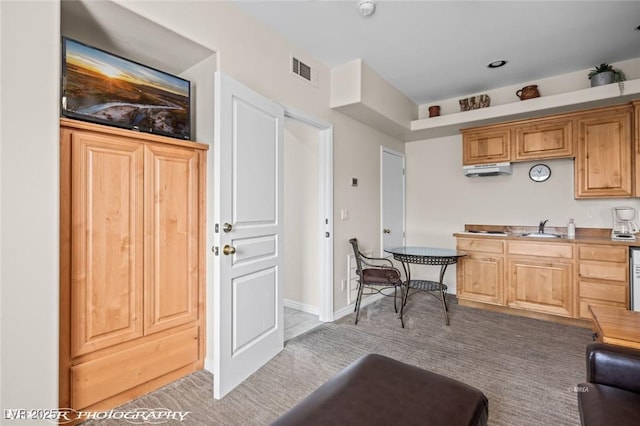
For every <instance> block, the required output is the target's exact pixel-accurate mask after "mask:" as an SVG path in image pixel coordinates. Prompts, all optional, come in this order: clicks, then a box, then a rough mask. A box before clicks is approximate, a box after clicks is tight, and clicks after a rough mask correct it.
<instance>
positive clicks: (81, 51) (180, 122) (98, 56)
mask: <svg viewBox="0 0 640 426" xmlns="http://www.w3.org/2000/svg"><path fill="white" fill-rule="evenodd" d="M62 68H63V69H62V115H63V116H65V117H71V118H76V119H80V120H86V121H92V122H95V123H102V124H107V125H111V126H118V127H124V128H128V129H135V130H139V131H143V132H150V133H157V134H160V135H165V136H171V137H175V138H180V139H187V140H188V139H190V138H191V134H190V97H191V85H190V83H189V81H188V80H184V79H182V78H179V77H176V76H173V75H170V74H167V73H165V72H162V71H158V70H156V69H153V68H150V67H147V66H145V65H142V64H139V63H137V62H134V61H130V60H128V59H125V58H122V57H120V56H117V55H114V54H112V53H108V52H105V51H104V50H101V49H98V48H96V47H92V46H89V45H86V44H83V43H80V42H78V41H75V40H72V39H70V38H67V37H63V39H62Z"/></svg>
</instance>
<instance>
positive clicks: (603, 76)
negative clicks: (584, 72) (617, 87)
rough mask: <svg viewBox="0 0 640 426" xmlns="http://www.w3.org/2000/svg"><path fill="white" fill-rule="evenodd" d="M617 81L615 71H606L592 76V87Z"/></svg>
mask: <svg viewBox="0 0 640 426" xmlns="http://www.w3.org/2000/svg"><path fill="white" fill-rule="evenodd" d="M614 82H615V76H614V74H613V71H605V72H601V73H598V74H595V75H594V76H592V77H591V87H596V86H603V85H605V84H611V83H614Z"/></svg>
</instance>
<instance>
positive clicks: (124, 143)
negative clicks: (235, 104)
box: [59, 118, 207, 411]
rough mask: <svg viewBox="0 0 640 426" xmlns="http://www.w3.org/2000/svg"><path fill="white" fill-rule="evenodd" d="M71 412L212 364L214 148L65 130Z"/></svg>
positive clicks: (63, 401) (70, 123)
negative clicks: (209, 220)
mask: <svg viewBox="0 0 640 426" xmlns="http://www.w3.org/2000/svg"><path fill="white" fill-rule="evenodd" d="M60 124H61V128H60V130H61V131H60V136H61V139H60V352H59V360H60V374H59V378H60V390H59V404H60V407H69V408H73V409H75V410H85V411H92V410H104V409H110V408H113V407H116V406H118V405H121V404H122V403H124V402H127V401H129V400H131V399H133V398H135V397H137V396H140V395H142V394H144V393H148V392H149V391H151V390H154V389H156V388H159V387H160V386H163V385H165V384H167V383H169V382H171V381H173V380H176V379H178V378H180V377H182V376H184V375H187V374H189V373H192V372H194V371H196V370H198V369H201V368H202V367H203V364H204V340H203V339H204V330H203V328H204V267H203V266H204V261H203V260H204V241H205V239H204V237H205V235H204V229H205V221H204V218H205V204H204V203H205V198H204V194H205V176H206V174H205V172H206V169H205V166H206V163H205V152H206V149H207V146H206V145H202V144H198V143H195V142H190V141H182V140H176V139H172V138H168V137H163V136H157V135H150V134H145V133H139V132H133V131H130V130H124V129H117V128H113V127H107V126H101V125H96V124H90V123H85V122H79V121H75V120H70V119H66V118H63V119H61V120H60Z"/></svg>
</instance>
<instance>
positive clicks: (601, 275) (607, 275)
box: [578, 262, 628, 283]
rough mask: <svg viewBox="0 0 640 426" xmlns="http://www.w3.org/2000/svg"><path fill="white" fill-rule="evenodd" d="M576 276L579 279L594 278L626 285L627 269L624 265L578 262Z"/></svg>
mask: <svg viewBox="0 0 640 426" xmlns="http://www.w3.org/2000/svg"><path fill="white" fill-rule="evenodd" d="M578 276H579V277H581V278H596V279H599V280H610V281H620V282H625V283H626V282H627V279H628V269H627V264H626V263H609V262H580V264H579V265H578Z"/></svg>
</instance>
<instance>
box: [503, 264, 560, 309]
mask: <svg viewBox="0 0 640 426" xmlns="http://www.w3.org/2000/svg"><path fill="white" fill-rule="evenodd" d="M508 262H509V274H510V276H509V279H510V281H509V296H508V301H507V302H508V305H509V306H510V307H512V308H516V309H524V310H528V311H535V312H541V313H545V314H553V315H560V316H565V317H570V316H571V315H572V312H573V309H572V306H573V292H572V288H573V285H572V283H573V264H572V263H564V262H557V261H555V260H553V259H549V260H545V259H531V258H509V260H508Z"/></svg>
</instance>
